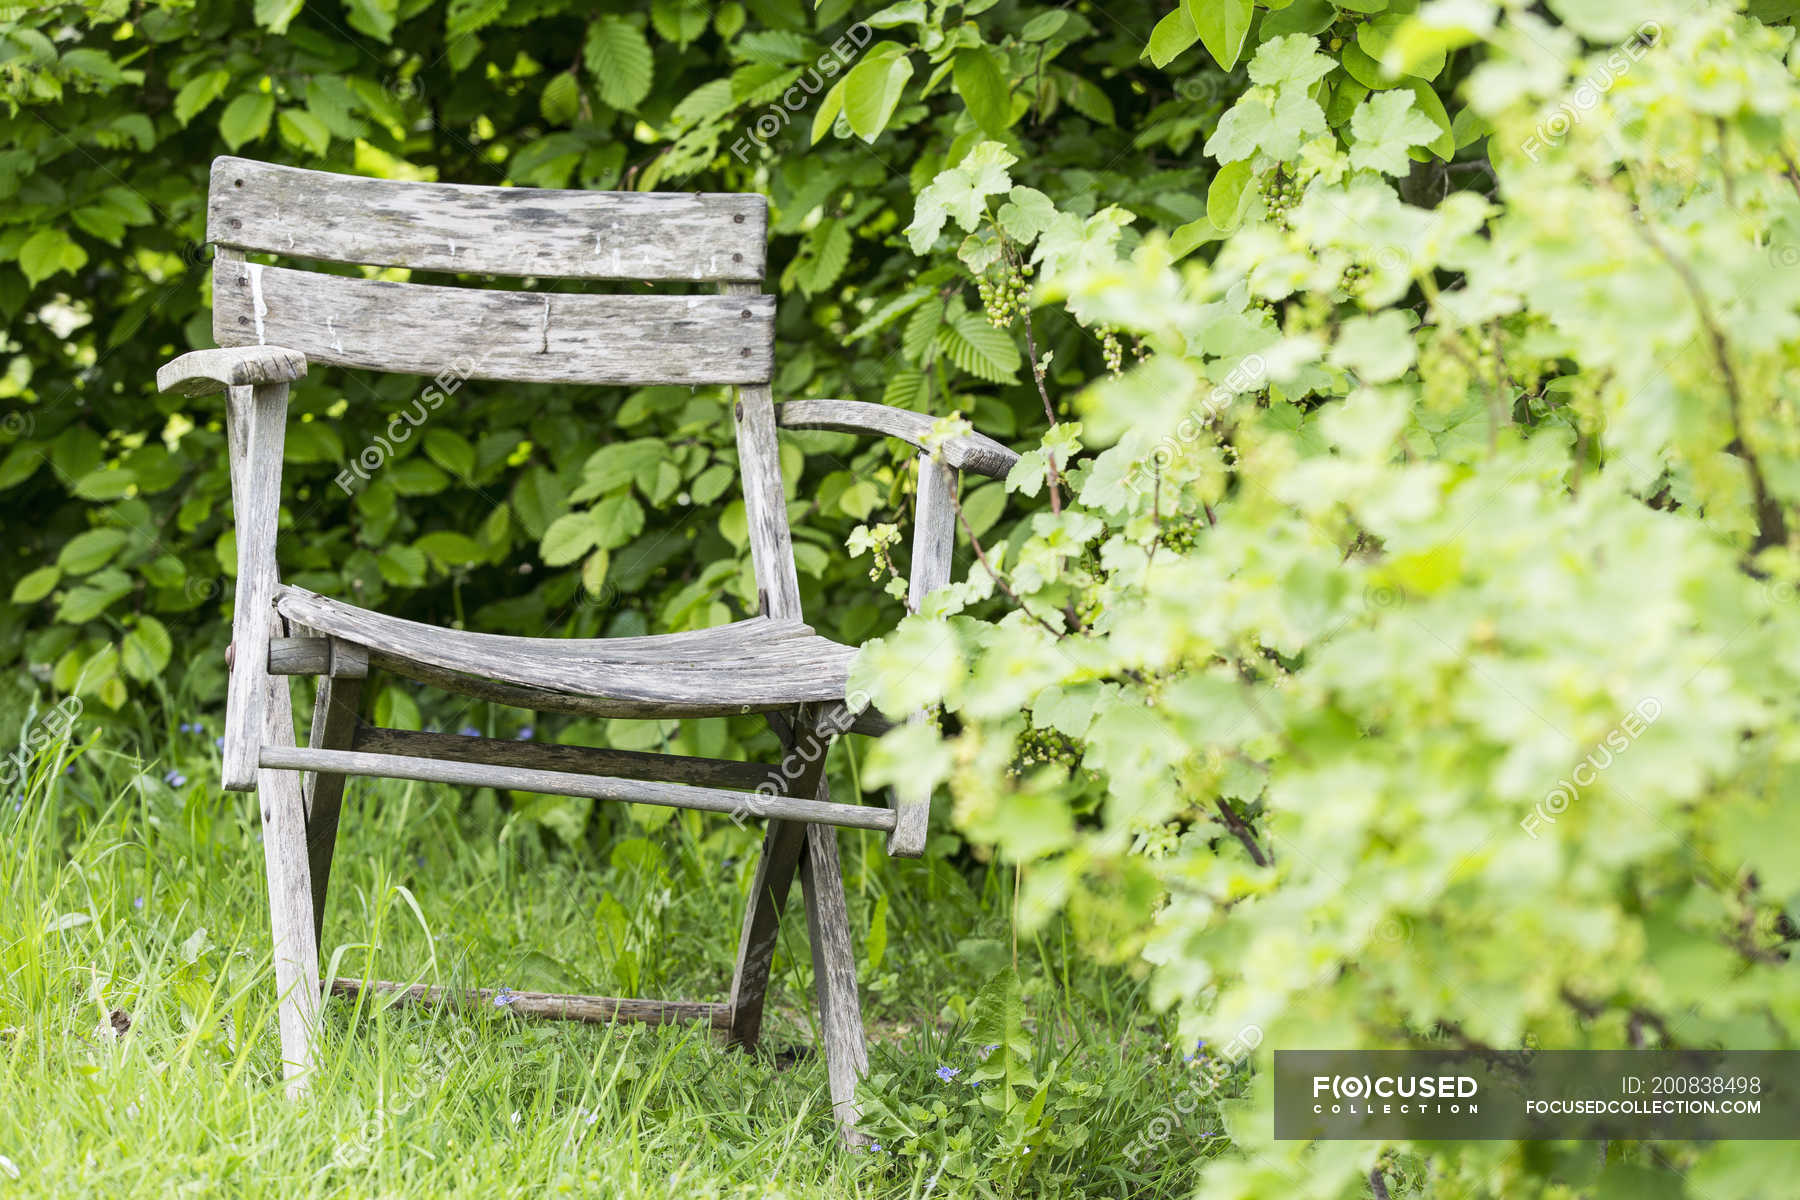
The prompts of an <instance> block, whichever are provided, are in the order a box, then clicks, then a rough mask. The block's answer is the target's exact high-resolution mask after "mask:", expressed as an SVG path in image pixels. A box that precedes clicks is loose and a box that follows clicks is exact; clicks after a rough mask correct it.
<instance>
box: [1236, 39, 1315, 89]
mask: <svg viewBox="0 0 1800 1200" xmlns="http://www.w3.org/2000/svg"><path fill="white" fill-rule="evenodd" d="M1335 65H1336V64H1335V63H1333V62H1332V61H1331V60H1330V59H1329V58H1327V57H1325V56H1324V55H1323V54H1320V53H1319V43H1318V41H1317V39H1315V38H1310V37H1307V36H1305V35H1304V34H1298V33H1291V34H1289V35H1287V36H1286V37H1278V38H1274V39H1272V40H1270V41H1267V42H1264V43H1263V44H1262V45H1261V46H1258V47H1257V49H1256V57H1255V58H1253V59H1251V60H1250V82H1252V83H1260V84H1262V85H1264V86H1265V87H1295V88H1309V87H1311V86H1312V85H1313V84H1314V83H1317V82H1318V81H1319V80H1321V79H1323V78H1325V76H1326V75H1327V74H1329V73H1330V71H1331V68H1332V67H1333V66H1335Z"/></svg>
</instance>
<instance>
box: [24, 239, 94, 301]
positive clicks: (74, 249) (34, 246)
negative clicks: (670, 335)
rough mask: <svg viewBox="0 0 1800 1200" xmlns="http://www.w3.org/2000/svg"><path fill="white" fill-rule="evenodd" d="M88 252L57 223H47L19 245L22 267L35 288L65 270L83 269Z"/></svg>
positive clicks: (26, 278) (27, 279) (27, 280)
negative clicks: (56, 224) (57, 225)
mask: <svg viewBox="0 0 1800 1200" xmlns="http://www.w3.org/2000/svg"><path fill="white" fill-rule="evenodd" d="M87 260H88V256H87V251H86V250H83V249H82V248H81V247H80V246H78V245H76V244H75V241H74V239H73V238H71V237H70V236H69V235H68V234H66V233H64V232H63V231H62V230H60V229H58V228H56V227H55V226H53V225H46V226H44V227H43V228H42V229H40V230H38V231H37V232H36V233H34V234H32V235H31V236H30V237H29V238H27V239H25V244H24V245H23V246H21V247H19V269H20V270H21V271H23V272H25V280H26V282H28V283H30V284H31V285H32V286H33V287H36V286H37V285H38V284H39V283H41V282H43V281H44V280H46V279H48V278H50V276H52V275H55V274H57V273H58V272H61V271H79V270H80V269H81V268H82V267H84V266H86V265H87Z"/></svg>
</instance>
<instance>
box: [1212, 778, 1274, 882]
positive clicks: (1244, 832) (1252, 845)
mask: <svg viewBox="0 0 1800 1200" xmlns="http://www.w3.org/2000/svg"><path fill="white" fill-rule="evenodd" d="M1213 804H1214V805H1215V806H1216V807H1217V808H1218V810H1219V817H1220V819H1221V820H1223V821H1224V822H1225V828H1227V829H1229V830H1231V836H1233V837H1235V838H1236V839H1237V840H1238V841H1239V842H1241V843H1243V846H1244V849H1246V850H1248V851H1249V852H1250V861H1252V862H1254V863H1255V864H1256V865H1257V866H1259V867H1266V866H1268V865H1269V860H1268V859H1267V858H1266V857H1265V856H1264V855H1263V851H1262V847H1261V846H1258V845H1257V844H1256V835H1255V834H1253V833H1251V832H1250V827H1249V826H1248V825H1246V824H1244V822H1243V819H1242V818H1240V817H1239V816H1238V815H1237V814H1236V813H1234V812H1232V811H1231V805H1229V804H1227V803H1225V799H1224V797H1222V796H1215V797H1214V798H1213Z"/></svg>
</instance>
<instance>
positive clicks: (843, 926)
mask: <svg viewBox="0 0 1800 1200" xmlns="http://www.w3.org/2000/svg"><path fill="white" fill-rule="evenodd" d="M800 884H801V887H802V889H803V890H804V891H805V893H806V925H807V929H808V932H809V933H810V934H811V936H812V958H813V980H814V988H815V990H816V992H817V995H818V1002H819V1029H820V1033H821V1036H822V1037H823V1038H824V1041H825V1073H826V1075H827V1077H828V1078H829V1080H830V1083H831V1109H832V1114H833V1115H834V1116H835V1117H836V1118H837V1122H838V1128H839V1130H840V1131H841V1132H842V1134H843V1137H844V1141H845V1143H846V1144H848V1145H851V1146H862V1145H866V1144H867V1143H868V1140H869V1139H868V1138H867V1137H866V1136H865V1135H864V1134H862V1133H861V1132H859V1131H858V1130H857V1128H856V1123H857V1121H858V1119H859V1118H860V1117H861V1116H862V1110H861V1108H860V1106H859V1105H858V1104H857V1102H856V1084H857V1081H858V1080H860V1079H861V1078H862V1077H863V1076H864V1075H867V1074H868V1073H869V1054H868V1050H867V1048H866V1047H865V1046H864V1044H863V1025H862V1005H861V1003H860V1002H859V1001H858V1000H857V997H856V959H855V958H854V957H853V956H852V953H851V949H850V914H849V912H848V910H847V909H846V908H845V907H844V877H843V871H842V869H841V868H840V867H839V865H838V846H837V830H836V829H835V828H833V827H831V826H829V825H809V826H807V830H806V857H805V858H804V859H803V860H802V861H801V864H800Z"/></svg>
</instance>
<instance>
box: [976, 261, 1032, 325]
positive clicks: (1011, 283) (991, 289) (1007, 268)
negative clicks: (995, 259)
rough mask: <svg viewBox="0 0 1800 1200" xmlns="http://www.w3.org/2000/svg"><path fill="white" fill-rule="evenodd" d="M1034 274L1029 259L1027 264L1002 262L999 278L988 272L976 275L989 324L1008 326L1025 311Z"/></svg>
mask: <svg viewBox="0 0 1800 1200" xmlns="http://www.w3.org/2000/svg"><path fill="white" fill-rule="evenodd" d="M1030 278H1031V265H1030V264H1029V263H1027V264H1025V265H1024V266H1014V265H1013V264H1011V263H1002V264H1001V266H1000V269H999V277H998V278H992V277H990V276H989V275H988V274H987V273H985V272H984V273H983V274H981V275H979V276H977V277H976V279H975V287H976V290H977V291H979V292H980V293H981V306H982V307H983V308H984V309H986V310H987V319H988V324H990V325H992V326H994V327H995V328H996V329H1004V328H1006V327H1007V326H1008V325H1011V324H1012V323H1013V321H1014V320H1015V319H1016V318H1017V317H1018V315H1019V314H1020V313H1021V312H1024V311H1025V307H1026V304H1025V301H1026V299H1027V298H1028V297H1029V296H1030V294H1031V285H1030V284H1029V283H1027V282H1026V280H1028V279H1030Z"/></svg>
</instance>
